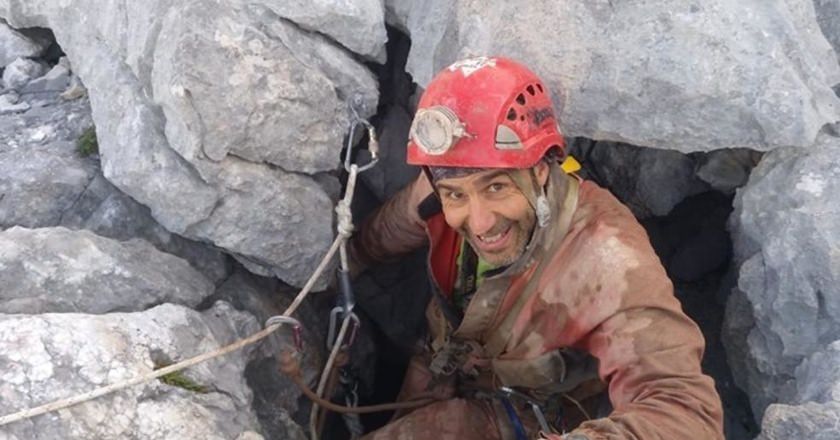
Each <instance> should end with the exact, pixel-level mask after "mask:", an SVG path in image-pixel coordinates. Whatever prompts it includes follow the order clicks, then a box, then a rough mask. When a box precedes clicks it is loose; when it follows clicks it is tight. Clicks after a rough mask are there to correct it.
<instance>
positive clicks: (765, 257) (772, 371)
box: [725, 137, 840, 417]
mask: <svg viewBox="0 0 840 440" xmlns="http://www.w3.org/2000/svg"><path fill="white" fill-rule="evenodd" d="M838 155H840V139H837V138H832V137H823V138H821V139H820V142H819V145H818V146H817V147H815V149H813V150H811V151H803V150H801V149H794V148H786V149H779V150H776V151H773V152H771V153H768V154H767V155H765V157H764V158H763V159H762V161H761V163H760V164H759V165H758V167H757V168H756V169H755V170H754V171H753V173H752V175H751V176H750V180H749V183H748V184H747V186H746V187H745V188H743V189H742V190H739V191H738V195H737V196H736V199H735V203H734V205H735V211H734V212H733V214H732V217H731V219H730V230H731V232H732V237H733V246H734V262H735V263H736V265H737V267H739V275H738V288H737V289H736V290H735V291H734V292H733V295H732V297H731V298H730V301H729V304H728V305H727V309H728V310H727V317H726V320H725V332H726V342H727V355H728V357H729V359H730V364H731V365H732V366H733V373H734V376H735V379H736V380H737V381H738V382H739V385H740V386H741V387H742V388H745V389H746V390H747V392H748V394H749V395H750V397H751V400H752V404H753V411H754V413H755V414H756V415H757V417H759V416H760V415H761V414H762V413H763V411H764V409H765V407H766V406H767V405H768V404H770V403H772V402H791V401H792V399H794V397H795V395H796V387H797V383H796V381H795V380H794V379H795V377H794V373H795V371H796V368H797V367H798V366H799V365H800V363H801V362H802V361H803V360H804V359H805V358H807V357H809V356H811V355H812V354H813V353H815V352H817V351H818V350H821V349H822V348H823V347H826V346H827V345H828V344H829V343H831V342H834V341H836V340H838V339H840V288H838V286H840V265H838V264H837V258H838V257H837V243H838V242H840V228H838V223H837V221H836V220H837V218H838V216H840V199H838V198H839V197H840V166H838V163H837V157H838Z"/></svg>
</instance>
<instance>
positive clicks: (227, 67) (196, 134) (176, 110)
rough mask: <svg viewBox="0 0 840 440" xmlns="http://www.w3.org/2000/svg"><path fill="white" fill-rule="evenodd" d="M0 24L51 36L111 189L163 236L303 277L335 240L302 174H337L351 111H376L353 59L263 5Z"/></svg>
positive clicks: (108, 6) (84, 12)
mask: <svg viewBox="0 0 840 440" xmlns="http://www.w3.org/2000/svg"><path fill="white" fill-rule="evenodd" d="M272 3H274V2H272ZM12 5H14V7H11V6H12ZM0 16H5V17H6V18H7V19H8V20H9V22H10V23H12V25H14V26H19V27H22V26H42V27H48V28H50V29H53V31H54V32H55V35H56V39H57V40H58V42H59V43H60V44H61V47H62V48H63V49H64V50H65V52H66V53H67V55H68V57H69V58H70V59H71V60H72V61H73V65H74V69H75V71H76V73H77V74H78V75H79V77H80V78H81V79H82V80H83V81H84V83H85V85H86V86H87V88H88V90H89V94H90V99H91V104H92V107H93V117H94V120H95V121H96V126H97V133H98V136H99V143H100V152H101V157H102V169H103V173H104V175H105V177H106V178H107V179H108V180H109V181H111V182H112V183H114V184H115V185H116V186H117V187H118V188H120V190H122V191H123V192H125V193H126V194H128V195H129V196H131V197H132V198H133V199H135V200H137V201H138V202H140V203H141V204H143V205H145V206H148V207H149V208H150V209H151V212H152V215H153V216H154V218H155V219H156V220H158V222H159V223H160V224H162V225H163V226H164V227H166V228H167V229H168V230H169V231H172V232H174V233H177V234H181V235H184V236H187V237H189V238H192V239H196V240H201V241H206V242H211V243H213V244H215V245H216V246H219V247H223V248H226V249H228V250H229V251H230V252H232V253H234V254H238V255H241V256H242V257H243V258H244V259H246V260H247V261H250V262H252V263H253V264H254V265H255V266H262V267H265V268H268V269H269V270H270V272H271V273H273V274H275V275H277V276H279V277H281V278H282V279H284V280H285V281H287V282H289V283H291V284H297V285H300V284H302V283H303V282H304V281H305V280H306V278H307V276H308V274H309V273H310V272H311V271H312V269H313V268H314V266H315V264H317V262H318V260H319V257H320V256H321V255H323V253H324V252H325V251H326V249H327V247H328V246H329V244H330V242H331V240H332V235H333V232H332V228H331V226H332V203H331V200H330V199H329V198H328V197H327V196H326V194H324V191H323V190H322V189H321V186H320V185H319V184H318V182H316V181H315V180H314V179H313V178H311V177H310V176H308V175H307V174H305V173H308V174H315V173H319V172H323V171H330V170H333V169H335V168H336V167H337V165H338V153H339V151H340V149H341V146H342V139H343V137H344V134H345V132H346V130H347V127H348V124H349V112H348V111H347V105H346V102H347V101H348V100H351V99H353V98H355V97H358V98H359V99H358V100H359V101H360V102H361V104H362V106H361V107H363V108H362V109H361V112H362V114H363V115H370V114H371V113H372V112H373V111H374V109H375V104H376V101H377V91H376V83H375V81H374V79H373V77H372V75H371V74H370V72H369V71H368V70H367V69H366V68H365V67H364V66H362V65H361V64H359V63H358V62H357V61H355V59H354V58H353V57H352V56H351V54H350V53H348V52H347V51H346V50H345V49H343V48H340V47H337V46H336V45H335V44H333V43H332V42H331V41H330V40H329V39H327V38H324V37H322V36H319V35H316V34H314V33H311V32H304V31H301V29H300V27H298V26H296V25H294V24H293V23H291V22H290V21H289V20H283V19H281V17H279V16H278V15H277V14H276V13H274V12H272V9H271V3H268V2H252V3H249V4H247V5H244V4H241V3H238V2H236V3H229V2H219V1H213V0H204V1H195V2H188V3H182V2H174V1H171V0H158V1H153V2H131V3H113V2H109V1H96V2H88V3H85V4H84V5H83V6H82V5H80V6H79V7H76V8H61V7H59V6H58V5H57V4H56V3H55V2H53V1H50V0H36V1H32V2H26V4H25V5H24V4H19V3H17V2H10V1H9V0H4V1H0ZM359 34H363V33H361V32H360V33H359ZM116 85H119V86H116ZM255 207H259V209H254V208H255Z"/></svg>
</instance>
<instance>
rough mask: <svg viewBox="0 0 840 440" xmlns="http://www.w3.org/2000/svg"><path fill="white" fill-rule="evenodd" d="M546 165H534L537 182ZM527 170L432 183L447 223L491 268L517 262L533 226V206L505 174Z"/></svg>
mask: <svg viewBox="0 0 840 440" xmlns="http://www.w3.org/2000/svg"><path fill="white" fill-rule="evenodd" d="M543 165H544V164H543ZM545 168H546V169H545V170H542V169H541V167H540V166H538V167H537V178H538V181H539V183H540V184H544V183H545V178H546V177H547V174H548V172H547V168H548V167H545ZM543 171H544V172H545V175H543ZM528 172H529V171H528V170H513V171H511V170H502V169H491V170H485V171H480V172H476V173H473V174H469V175H466V176H463V177H456V178H449V179H441V180H439V181H437V182H435V189H436V191H437V193H438V195H439V196H440V200H441V203H442V205H443V214H444V216H445V217H446V223H447V224H448V225H449V226H450V227H451V228H453V229H455V230H456V231H458V233H460V234H461V235H462V236H464V237H465V238H466V239H467V241H468V242H469V243H470V245H471V246H472V248H473V249H474V250H475V252H476V254H478V256H479V257H481V258H482V259H483V260H484V261H486V262H488V263H489V264H490V265H492V266H493V267H499V266H504V265H507V264H511V263H513V262H514V261H516V260H517V259H518V258H519V257H520V256H521V255H522V253H523V252H524V251H525V247H526V246H527V245H528V240H529V239H530V236H531V231H532V230H533V229H534V225H535V223H536V216H535V214H534V209H533V208H532V207H531V205H530V204H529V203H528V199H527V198H526V197H525V195H524V194H523V193H522V191H520V189H519V187H518V186H517V185H516V183H514V181H513V180H512V179H511V178H510V175H509V174H508V173H528Z"/></svg>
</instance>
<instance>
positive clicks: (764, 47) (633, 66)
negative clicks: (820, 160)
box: [386, 0, 840, 152]
mask: <svg viewBox="0 0 840 440" xmlns="http://www.w3.org/2000/svg"><path fill="white" fill-rule="evenodd" d="M386 10H388V11H389V14H388V16H389V19H390V20H392V22H393V21H394V20H397V21H398V23H397V25H398V26H400V27H403V28H405V29H407V30H408V31H409V33H410V36H411V39H412V46H411V53H410V55H409V59H408V65H407V69H408V71H409V72H410V73H411V74H412V75H413V77H414V79H415V80H416V81H417V82H418V83H419V84H420V85H421V86H425V85H426V84H428V82H429V80H430V79H431V78H432V75H433V74H434V73H435V72H437V71H439V70H440V69H442V68H444V67H446V66H447V65H449V64H450V63H452V62H454V61H456V60H457V59H460V58H464V57H467V56H476V55H506V56H510V57H513V58H516V59H519V60H521V61H523V62H525V63H526V64H528V65H529V66H531V67H532V69H533V70H534V71H535V72H536V73H537V74H539V75H540V76H541V77H542V78H544V80H545V81H546V82H547V83H548V85H549V88H550V89H551V90H552V92H553V93H554V96H553V101H554V104H555V108H556V110H557V111H558V113H559V115H560V119H561V125H562V126H563V127H564V129H565V131H566V134H567V135H570V136H576V137H578V136H582V137H588V138H592V139H597V140H611V141H620V142H625V143H629V144H633V145H643V146H648V147H656V148H668V149H677V150H679V151H682V152H692V151H709V150H714V149H719V148H731V147H746V148H751V149H755V150H761V151H767V150H770V149H773V148H777V147H781V146H800V147H809V146H811V145H813V143H814V140H815V138H816V136H817V133H818V132H819V131H820V129H821V128H822V127H823V126H825V125H826V124H829V123H833V122H836V121H837V120H838V119H840V101H838V98H837V97H836V96H835V95H834V93H833V92H832V91H831V87H832V86H833V85H835V84H837V83H838V82H840V67H838V63H837V57H836V56H835V55H834V52H833V50H832V48H831V46H830V45H829V44H828V42H827V41H826V40H825V38H824V37H823V35H822V32H820V29H819V26H818V24H817V20H816V15H815V12H814V7H813V4H812V2H810V1H800V0H746V1H740V2H732V1H729V0H712V1H704V2H697V1H694V0H655V1H646V2H644V3H643V4H639V3H637V2H616V1H609V0H595V1H591V0H575V1H566V2H560V3H558V2H555V1H550V0H539V1H524V0H514V1H508V2H492V3H488V2H486V1H480V0H467V1H460V2H450V1H448V0H435V1H431V2H413V1H406V0H388V1H387V2H386ZM546 30H551V31H550V32H547V31H546Z"/></svg>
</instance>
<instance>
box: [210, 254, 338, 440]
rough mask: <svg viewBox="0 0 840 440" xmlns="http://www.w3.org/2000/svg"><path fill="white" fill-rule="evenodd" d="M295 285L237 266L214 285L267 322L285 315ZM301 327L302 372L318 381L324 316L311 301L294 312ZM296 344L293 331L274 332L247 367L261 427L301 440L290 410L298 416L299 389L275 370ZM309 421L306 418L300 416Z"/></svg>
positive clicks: (219, 296) (219, 294)
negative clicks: (283, 353)
mask: <svg viewBox="0 0 840 440" xmlns="http://www.w3.org/2000/svg"><path fill="white" fill-rule="evenodd" d="M295 293H297V290H296V289H293V288H291V287H289V286H286V285H283V284H282V283H280V282H278V281H277V279H276V278H261V277H258V276H255V275H253V274H251V273H248V272H246V271H244V270H237V271H236V272H234V273H233V275H231V276H230V277H229V278H228V279H227V280H225V282H224V283H223V284H222V285H220V286H219V288H218V289H216V294H215V296H214V298H217V299H220V300H222V301H225V302H229V303H231V304H233V305H234V306H235V307H236V308H237V309H239V310H245V311H247V312H250V313H251V314H253V315H254V316H255V317H256V318H257V320H258V321H259V322H261V323H264V322H265V321H266V320H267V319H268V318H269V317H271V316H275V315H279V314H281V313H282V312H283V311H284V310H285V309H286V308H287V307H288V306H289V304H290V303H291V301H292V298H293V297H294V295H295ZM295 318H297V319H298V320H300V321H301V323H302V325H303V329H302V332H301V339H302V343H303V351H302V352H301V356H300V365H301V371H302V372H303V375H304V378H305V379H306V380H307V381H309V382H310V383H315V382H316V381H317V380H318V377H319V374H320V372H321V368H322V366H323V363H324V362H325V361H326V354H325V352H324V343H323V341H324V340H325V333H326V325H327V323H326V319H324V315H321V314H318V313H316V312H315V310H313V308H312V303H311V301H306V302H304V303H303V304H302V305H301V308H300V309H298V311H297V312H296V313H295ZM293 346H294V338H293V332H292V330H291V329H290V328H283V329H281V330H278V331H277V332H276V333H274V334H273V335H272V336H271V337H270V338H268V339H267V340H265V341H264V342H263V343H262V344H260V346H259V352H258V353H255V355H254V358H255V359H254V360H253V361H252V362H251V363H250V364H249V365H248V368H247V370H246V371H245V378H246V380H247V381H248V385H249V386H250V387H251V389H252V390H253V391H254V399H253V406H254V410H255V411H256V413H257V417H258V419H259V421H260V425H261V426H262V428H263V433H264V434H265V435H266V437H267V438H271V439H275V438H276V439H297V438H300V439H301V440H302V439H303V438H305V437H304V436H302V432H301V431H300V428H299V427H297V425H296V424H295V423H294V422H293V421H292V420H291V418H290V414H296V415H299V414H300V411H301V406H304V408H306V406H305V405H301V404H302V403H303V402H305V400H304V401H302V400H301V395H302V393H301V391H300V389H298V387H297V386H295V385H294V383H293V382H292V381H291V380H290V379H289V378H288V377H287V376H285V375H284V374H282V373H280V372H279V371H278V370H277V355H278V354H279V353H280V352H281V350H288V349H290V348H291V347H293ZM299 422H300V423H301V424H305V423H306V420H299Z"/></svg>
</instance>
